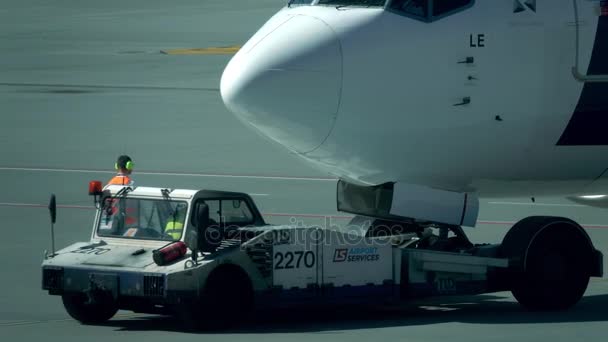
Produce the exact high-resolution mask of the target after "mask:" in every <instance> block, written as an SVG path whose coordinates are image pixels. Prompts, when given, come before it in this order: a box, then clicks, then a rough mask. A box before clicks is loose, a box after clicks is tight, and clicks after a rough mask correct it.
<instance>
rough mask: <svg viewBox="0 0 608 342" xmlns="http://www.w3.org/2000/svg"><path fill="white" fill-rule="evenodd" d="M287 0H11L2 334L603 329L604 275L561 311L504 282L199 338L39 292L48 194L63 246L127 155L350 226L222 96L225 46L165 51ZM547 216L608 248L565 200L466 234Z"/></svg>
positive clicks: (512, 336)
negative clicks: (90, 188) (91, 314)
mask: <svg viewBox="0 0 608 342" xmlns="http://www.w3.org/2000/svg"><path fill="white" fill-rule="evenodd" d="M284 3H285V1H284V0H256V1H242V0H224V1H220V0H182V1H173V2H167V1H158V0H121V1H118V0H107V1H102V2H93V1H76V0H72V1H66V0H63V1H60V0H57V1H52V2H49V1H43V0H39V1H33V0H27V1H24V0H3V1H2V4H3V6H2V7H0V75H1V76H0V222H2V226H3V227H2V230H3V232H4V234H3V236H4V238H3V239H1V240H0V260H2V263H1V265H2V271H1V274H2V276H1V277H0V280H1V281H0V340H2V341H9V340H10V341H14V340H16V339H19V340H24V341H31V340H45V341H46V340H50V341H81V340H86V341H102V340H104V341H105V340H109V339H111V340H112V341H134V340H144V339H145V340H147V341H149V342H154V341H166V340H170V341H187V340H194V339H198V340H203V339H204V340H205V341H238V340H247V341H275V340H276V341H285V340H290V341H304V340H305V341H310V340H311V339H314V340H326V341H352V342H358V341H370V340H404V339H407V340H408V341H445V340H448V339H450V340H454V341H467V342H475V341H513V340H517V341H518V342H529V341H538V340H552V341H571V340H575V339H577V340H590V341H592V340H593V341H600V340H604V339H605V332H606V329H607V328H608V324H607V323H606V321H607V320H608V310H607V309H606V308H607V307H608V282H606V281H605V280H603V279H594V280H593V281H592V283H591V284H590V286H589V289H588V291H587V293H586V296H585V298H584V299H583V300H582V301H581V302H580V303H579V304H578V305H577V306H575V307H574V308H573V309H571V310H569V311H565V312H556V313H538V312H527V311H525V310H523V309H522V308H521V307H520V306H519V305H518V304H517V303H516V302H515V300H514V299H513V298H512V296H511V294H510V293H497V294H490V295H483V296H474V297H459V298H439V299H433V300H427V301H423V302H417V303H410V304H407V305H404V306H400V307H391V308H386V307H381V308H368V307H356V308H335V309H331V310H327V309H325V310H319V311H290V312H281V313H275V314H270V313H267V314H264V315H258V316H256V317H253V318H251V319H250V321H248V322H245V324H243V325H242V326H240V327H239V328H235V329H232V330H228V331H224V332H215V333H200V334H193V333H190V332H183V331H181V330H180V325H179V324H178V323H177V322H176V321H174V320H173V319H171V318H167V317H163V316H154V315H141V314H133V313H130V312H120V313H119V314H118V315H117V316H116V317H115V318H114V319H112V320H111V321H110V322H108V323H107V324H104V325H99V326H84V325H80V324H79V323H78V322H76V321H74V320H72V319H70V318H69V317H68V315H67V313H66V312H65V311H64V309H63V307H62V304H61V300H60V298H58V297H54V296H49V295H48V294H46V293H45V292H43V291H42V290H41V277H40V274H41V272H40V264H41V261H42V257H43V251H44V250H45V249H49V248H50V229H49V227H50V222H49V215H48V211H47V210H46V205H47V203H48V199H49V195H50V194H51V193H55V194H56V195H57V199H58V203H59V213H58V220H57V224H56V244H57V246H58V247H62V246H65V245H67V244H69V243H72V242H75V241H86V240H88V239H89V237H90V232H91V228H92V222H93V214H94V211H93V208H92V201H91V199H90V198H89V197H88V196H87V194H86V192H87V183H88V181H89V180H92V179H100V180H103V181H105V180H107V179H109V178H110V177H111V176H112V173H113V170H112V166H113V163H114V160H115V158H116V156H117V155H118V154H122V153H127V154H130V155H131V156H132V157H133V158H134V161H135V166H136V171H135V173H134V177H135V180H136V182H137V184H138V185H149V186H163V187H170V188H208V189H222V190H235V191H243V192H247V193H250V194H252V195H253V197H254V199H255V200H256V202H257V203H258V205H259V207H260V209H261V211H262V212H263V213H264V215H265V218H266V220H267V221H269V222H271V223H289V222H291V223H297V224H304V225H307V224H315V225H329V224H337V225H340V224H344V223H346V222H348V215H345V214H343V213H338V212H336V211H335V185H336V184H335V180H334V179H332V177H330V176H328V175H326V174H324V173H321V172H319V171H317V170H314V169H312V168H311V167H310V166H308V165H307V164H305V163H303V162H302V161H300V160H299V159H298V158H297V157H296V156H293V155H291V154H289V153H288V152H287V151H285V150H283V149H282V148H281V147H279V146H276V145H274V144H272V143H270V142H268V141H267V140H265V139H264V138H262V137H259V136H258V135H256V134H255V133H253V132H252V131H249V130H248V129H246V128H245V127H244V126H243V125H242V124H241V123H240V122H239V121H238V120H236V119H235V118H234V116H232V115H230V114H229V113H228V112H227V110H226V109H225V108H224V106H223V103H222V101H221V99H220V96H219V91H218V87H219V79H220V76H221V72H222V70H223V68H224V66H225V65H226V63H227V62H228V60H229V58H230V57H231V56H230V55H229V54H221V53H220V54H194V55H190V54H187V55H181V54H180V55H173V54H166V53H161V51H165V52H166V51H169V50H172V49H195V48H200V49H206V48H218V47H219V48H222V47H230V46H234V45H241V44H243V43H244V42H245V41H246V40H247V38H248V37H249V36H251V35H252V34H253V32H254V31H255V30H256V29H257V28H258V27H260V26H261V25H262V24H263V23H264V22H265V20H266V19H267V18H269V17H270V16H271V15H272V14H273V13H274V12H276V11H277V10H278V9H279V8H280V7H281V6H283V5H284ZM203 51H204V50H203ZM216 51H217V49H216ZM219 51H220V52H221V51H223V50H222V49H219ZM545 214H546V215H560V216H566V217H570V218H572V219H574V220H576V221H578V222H580V223H581V224H583V225H585V226H586V227H587V230H588V232H589V234H590V236H591V238H592V239H593V241H594V243H595V245H596V248H598V249H600V250H602V251H603V253H604V254H605V255H608V217H607V215H606V211H604V210H599V209H593V208H588V207H584V206H580V205H576V204H573V203H570V202H568V201H566V200H565V199H561V198H537V199H536V203H532V202H531V200H530V199H522V198H510V199H492V200H483V201H482V203H481V213H480V223H479V224H478V226H477V227H476V228H471V229H467V232H468V233H469V234H470V237H471V239H472V240H473V241H474V242H477V243H482V242H487V243H493V242H500V241H501V239H502V237H503V236H504V234H505V233H506V232H507V230H508V229H509V227H510V225H512V224H513V223H514V222H515V221H517V220H519V219H521V218H523V217H526V216H529V215H545ZM605 272H606V271H605ZM196 335H201V336H196Z"/></svg>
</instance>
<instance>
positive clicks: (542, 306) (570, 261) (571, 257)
mask: <svg viewBox="0 0 608 342" xmlns="http://www.w3.org/2000/svg"><path fill="white" fill-rule="evenodd" d="M590 251H591V249H590V247H589V244H588V242H587V241H586V239H585V237H584V236H583V235H582V234H581V233H580V232H579V231H578V230H577V229H576V227H574V226H572V225H568V224H557V225H555V226H551V227H549V228H547V229H544V230H542V231H539V232H538V234H537V235H536V236H535V237H534V239H533V240H532V241H531V242H530V246H529V248H528V252H527V255H526V256H525V260H524V262H525V269H524V270H523V271H522V272H518V273H516V274H514V276H515V277H516V279H514V280H513V287H512V289H511V292H512V293H513V296H515V298H516V299H517V301H518V302H519V303H520V304H521V305H522V306H524V307H525V308H527V309H530V310H551V311H552V310H565V309H568V308H570V307H572V306H573V305H574V304H576V303H577V302H578V301H579V300H580V299H581V297H582V296H583V294H584V293H585V290H586V289H587V285H588V284H589V278H590V271H589V270H590V268H589V262H590V260H591V255H590Z"/></svg>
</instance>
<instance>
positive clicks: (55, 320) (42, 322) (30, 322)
mask: <svg viewBox="0 0 608 342" xmlns="http://www.w3.org/2000/svg"><path fill="white" fill-rule="evenodd" d="M140 316H141V315H140V314H135V313H133V314H121V315H115V316H114V317H113V318H112V319H116V318H119V319H120V318H122V319H124V318H127V319H128V318H137V317H140ZM63 322H76V321H75V320H74V319H73V318H64V319H51V320H46V321H13V322H4V323H0V327H16V326H21V325H34V324H44V323H63Z"/></svg>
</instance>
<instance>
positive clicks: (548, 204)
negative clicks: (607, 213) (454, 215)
mask: <svg viewBox="0 0 608 342" xmlns="http://www.w3.org/2000/svg"><path fill="white" fill-rule="evenodd" d="M488 204H497V205H527V206H532V207H533V206H539V207H577V208H578V207H587V206H586V205H582V204H559V203H533V202H529V203H528V202H488Z"/></svg>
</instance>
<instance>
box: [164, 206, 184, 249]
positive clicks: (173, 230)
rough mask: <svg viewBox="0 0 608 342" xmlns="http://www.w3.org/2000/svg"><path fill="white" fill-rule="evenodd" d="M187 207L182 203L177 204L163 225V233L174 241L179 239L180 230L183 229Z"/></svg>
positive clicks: (180, 235)
mask: <svg viewBox="0 0 608 342" xmlns="http://www.w3.org/2000/svg"><path fill="white" fill-rule="evenodd" d="M187 208H188V207H187V206H186V205H183V204H178V205H177V208H175V212H174V213H173V215H172V216H171V217H169V220H168V221H167V225H166V226H165V234H167V235H169V236H170V237H171V238H173V240H174V241H177V240H179V239H181V237H182V232H183V231H184V223H185V222H186V209H187Z"/></svg>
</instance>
